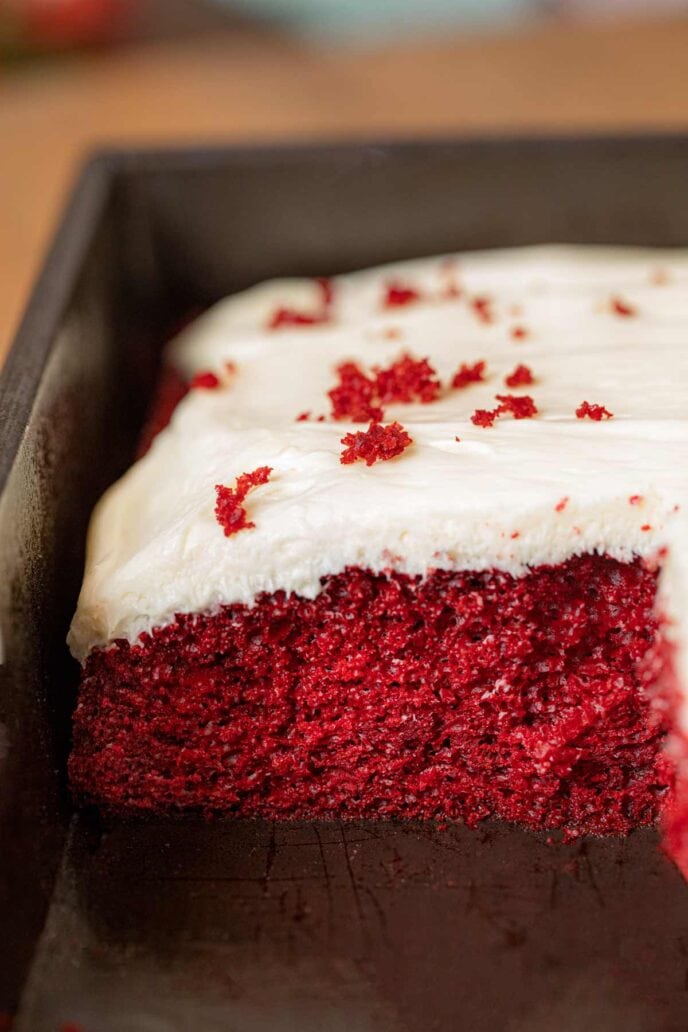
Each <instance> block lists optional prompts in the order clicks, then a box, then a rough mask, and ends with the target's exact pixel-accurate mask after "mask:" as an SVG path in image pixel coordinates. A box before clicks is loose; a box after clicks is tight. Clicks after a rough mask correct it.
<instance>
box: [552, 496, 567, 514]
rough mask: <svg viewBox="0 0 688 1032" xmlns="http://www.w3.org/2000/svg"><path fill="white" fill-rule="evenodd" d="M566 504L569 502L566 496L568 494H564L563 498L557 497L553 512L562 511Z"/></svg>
mask: <svg viewBox="0 0 688 1032" xmlns="http://www.w3.org/2000/svg"><path fill="white" fill-rule="evenodd" d="M568 504H569V498H568V495H566V496H565V497H564V498H560V499H559V501H558V502H557V504H556V505H555V506H554V511H555V512H563V511H564V509H565V508H566V506H567V505H568Z"/></svg>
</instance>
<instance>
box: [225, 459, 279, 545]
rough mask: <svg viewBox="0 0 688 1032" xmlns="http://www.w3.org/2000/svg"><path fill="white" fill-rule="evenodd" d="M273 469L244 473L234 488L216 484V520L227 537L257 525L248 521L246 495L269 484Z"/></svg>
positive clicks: (263, 467) (264, 468)
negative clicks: (253, 489)
mask: <svg viewBox="0 0 688 1032" xmlns="http://www.w3.org/2000/svg"><path fill="white" fill-rule="evenodd" d="M271 473H272V467H270V466H259V467H258V469H254V470H253V472H252V473H242V474H241V476H240V477H237V479H236V483H235V486H234V487H226V486H225V485H224V484H216V485H215V492H216V495H217V500H216V502H215V518H216V519H217V522H218V523H219V524H220V526H221V527H222V529H223V530H224V532H225V537H230V536H231V535H232V534H237V533H238V532H239V531H240V530H251V529H252V528H253V527H255V523H253V521H252V520H249V519H248V513H247V512H246V510H245V509H244V506H243V504H242V503H243V502H244V501H245V499H246V495H247V494H248V493H249V491H250V490H251V489H252V488H254V487H259V486H260V485H261V484H267V482H268V480H269V479H270V474H271Z"/></svg>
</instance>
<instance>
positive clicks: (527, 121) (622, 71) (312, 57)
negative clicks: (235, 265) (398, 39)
mask: <svg viewBox="0 0 688 1032" xmlns="http://www.w3.org/2000/svg"><path fill="white" fill-rule="evenodd" d="M686 126H688V19H681V20H677V21H663V22H659V23H654V22H648V23H635V24H622V25H619V24H618V23H611V22H609V23H597V24H586V25H583V24H576V23H572V24H565V25H562V24H557V25H552V24H550V25H547V26H544V27H538V28H535V29H530V30H527V31H526V30H524V31H521V32H520V33H519V34H517V35H510V36H503V37H474V38H469V39H463V40H449V41H446V42H441V43H434V44H433V43H424V44H418V43H417V44H415V45H411V44H408V43H406V44H403V45H396V46H395V47H393V48H389V49H386V50H384V51H379V50H378V51H374V52H373V51H367V52H361V51H359V52H355V51H351V50H349V51H340V52H335V51H332V52H323V51H317V50H315V49H310V48H308V47H306V46H305V45H299V44H297V43H295V42H294V41H290V40H285V39H284V38H277V37H275V36H272V35H270V34H267V33H262V32H258V31H255V30H249V29H240V30H235V31H233V32H232V33H231V34H230V33H226V34H224V33H223V34H218V33H216V34H215V35H214V36H213V37H209V38H201V39H199V38H196V39H194V40H188V41H185V42H180V41H178V40H177V41H167V42H164V43H157V44H147V45H143V44H142V45H139V46H129V47H128V48H126V49H122V50H119V51H113V52H111V53H108V54H100V55H86V56H77V57H69V58H61V59H60V60H55V61H50V62H43V63H37V64H33V65H26V66H24V67H22V68H19V69H16V70H14V71H13V72H12V73H11V74H9V73H4V74H3V73H0V361H1V360H2V357H3V356H4V353H5V352H6V349H7V346H8V345H9V341H10V339H11V335H12V332H13V330H14V328H15V327H16V323H17V320H18V318H19V316H20V313H21V309H22V307H23V305H24V303H25V301H26V297H27V293H28V291H29V289H30V286H31V282H32V280H33V277H34V276H35V273H36V270H37V267H38V263H39V262H40V259H41V256H42V252H43V250H44V248H45V246H46V243H47V241H48V239H49V237H50V233H51V231H52V229H53V226H54V222H55V220H56V218H57V216H58V214H59V210H60V206H61V204H62V202H63V199H64V194H65V191H66V189H67V186H68V184H69V181H70V179H71V177H72V176H73V174H74V170H75V167H76V165H77V164H78V162H79V161H80V160H81V159H82V157H83V155H84V154H85V153H86V152H87V151H88V150H89V149H90V148H92V147H94V146H96V145H97V144H98V143H104V142H110V143H112V142H113V141H116V142H128V141H156V142H161V141H173V140H176V141H179V140H203V141H207V140H208V139H213V140H214V139H218V140H230V139H233V140H236V139H241V140H254V139H261V140H264V139H266V138H268V137H273V136H281V137H285V136H296V135H299V136H310V137H314V136H323V135H331V136H334V135H346V134H361V133H367V134H374V133H384V134H387V135H389V134H393V133H399V134H404V135H409V134H416V133H424V134H433V133H444V132H447V131H452V132H461V131H464V130H499V129H502V128H507V129H509V130H515V129H522V128H537V129H544V130H550V129H555V130H570V129H580V128H626V129H627V128H631V127H632V128H644V127H663V128H664V127H672V128H677V127H679V128H680V127H686Z"/></svg>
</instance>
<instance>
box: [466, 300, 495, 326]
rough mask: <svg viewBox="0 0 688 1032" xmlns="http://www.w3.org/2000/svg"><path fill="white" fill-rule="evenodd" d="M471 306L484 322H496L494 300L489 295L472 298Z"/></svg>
mask: <svg viewBox="0 0 688 1032" xmlns="http://www.w3.org/2000/svg"><path fill="white" fill-rule="evenodd" d="M470 304H471V308H472V309H473V312H474V313H475V315H477V317H478V319H480V321H481V322H484V323H491V322H494V312H493V310H492V300H491V298H489V297H474V298H471V302H470Z"/></svg>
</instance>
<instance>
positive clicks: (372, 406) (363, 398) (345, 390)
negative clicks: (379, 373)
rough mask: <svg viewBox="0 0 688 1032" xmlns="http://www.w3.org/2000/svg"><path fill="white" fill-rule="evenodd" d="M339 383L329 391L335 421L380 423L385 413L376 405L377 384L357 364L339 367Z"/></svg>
mask: <svg viewBox="0 0 688 1032" xmlns="http://www.w3.org/2000/svg"><path fill="white" fill-rule="evenodd" d="M337 375H338V376H339V383H338V384H337V386H336V387H333V388H332V390H331V391H328V396H329V398H330V401H331V402H332V418H333V419H349V420H351V422H352V423H367V422H369V421H370V420H373V421H375V422H379V420H381V419H382V417H383V411H382V409H381V408H380V406H379V405H377V404H376V403H375V393H376V382H375V380H373V379H371V378H370V377H368V376H366V374H365V373H364V372H363V370H362V369H361V367H360V366H359V365H358V364H357V363H356V362H343V363H342V365H340V366H338V367H337Z"/></svg>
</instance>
